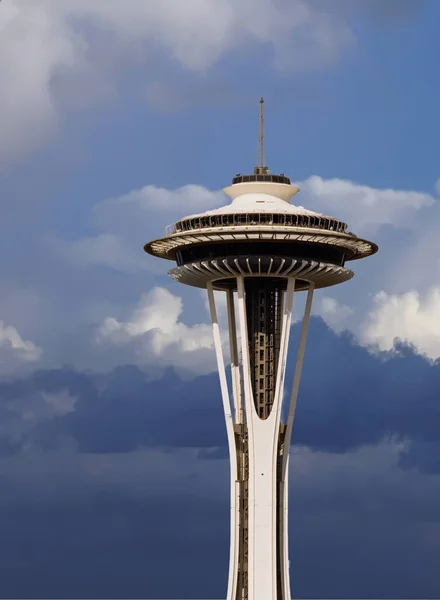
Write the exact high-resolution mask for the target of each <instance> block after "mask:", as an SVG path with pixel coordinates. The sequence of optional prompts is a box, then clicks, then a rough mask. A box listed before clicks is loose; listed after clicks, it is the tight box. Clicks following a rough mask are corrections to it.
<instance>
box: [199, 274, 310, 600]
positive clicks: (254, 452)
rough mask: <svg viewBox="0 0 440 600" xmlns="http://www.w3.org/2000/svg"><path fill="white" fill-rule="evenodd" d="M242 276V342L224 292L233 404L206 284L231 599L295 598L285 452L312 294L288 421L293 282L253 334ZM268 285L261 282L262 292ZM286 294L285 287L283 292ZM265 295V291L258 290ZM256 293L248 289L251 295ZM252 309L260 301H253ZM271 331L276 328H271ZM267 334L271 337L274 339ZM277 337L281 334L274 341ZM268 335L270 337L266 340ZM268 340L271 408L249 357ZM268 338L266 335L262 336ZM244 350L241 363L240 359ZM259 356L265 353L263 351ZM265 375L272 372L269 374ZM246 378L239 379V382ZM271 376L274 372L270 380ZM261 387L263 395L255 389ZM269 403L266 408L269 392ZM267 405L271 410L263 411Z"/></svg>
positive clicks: (231, 304) (232, 304)
mask: <svg viewBox="0 0 440 600" xmlns="http://www.w3.org/2000/svg"><path fill="white" fill-rule="evenodd" d="M245 283H246V282H245V278H244V277H238V278H237V306H238V325H239V328H238V329H239V333H240V340H239V342H240V343H238V339H237V326H236V325H237V324H236V315H235V302H234V292H233V291H232V290H229V291H228V292H226V294H227V307H228V323H229V342H230V352H231V375H232V401H231V396H230V394H229V390H228V385H227V379H226V371H225V361H224V358H223V351H222V343H221V337H220V330H219V325H218V318H217V311H216V307H215V299H214V291H213V287H212V284H211V283H210V284H208V286H207V289H208V298H209V307H210V313H211V320H212V324H213V333H214V347H215V351H216V356H217V363H218V368H219V377H220V386H221V391H222V399H223V407H224V411H225V418H226V428H227V435H228V445H229V454H230V461H231V530H230V562H229V579H228V594H227V598H228V600H268V599H273V600H290V582H289V560H288V547H287V488H288V481H287V474H288V449H289V445H290V439H291V429H292V425H293V415H294V410H295V405H296V397H297V393H298V386H299V378H300V375H301V368H302V362H303V356H304V349H305V342H306V336H307V327H308V321H309V316H310V310H311V303H312V297H313V287H312V286H310V288H309V293H308V297H307V302H306V311H305V315H304V321H303V326H302V332H301V340H300V346H299V351H298V359H297V364H296V369H295V376H294V385H293V389H292V395H291V401H290V403H289V410H288V419H287V422H286V423H282V421H281V408H282V403H283V392H284V378H285V367H286V359H287V349H288V344H289V334H290V328H291V319H292V305H293V296H294V290H295V279H294V278H289V279H287V282H286V283H287V285H284V288H285V291H283V292H282V294H281V296H280V297H279V298H278V299H277V302H278V303H279V310H275V309H274V307H273V306H271V307H270V309H271V310H272V313H271V315H272V316H271V319H272V321H273V319H278V321H279V322H278V323H269V324H268V325H265V326H263V328H262V330H261V331H260V330H258V331H250V330H249V325H250V326H251V327H254V328H255V327H256V326H254V325H253V323H254V322H255V321H254V320H252V319H251V318H250V315H249V314H247V309H248V308H249V306H253V304H252V303H251V302H250V298H249V296H248V298H247V301H246V293H247V290H246V285H245ZM263 284H264V281H262V286H261V289H262V288H263ZM280 289H281V288H280ZM257 291H259V292H261V290H257ZM251 293H254V290H253V289H252V287H249V286H248V294H251ZM260 295H261V298H262V300H261V302H260V305H259V307H258V308H259V309H261V311H262V312H264V310H265V309H268V308H269V307H267V306H266V307H265V306H264V303H265V302H267V300H265V298H266V296H264V294H260ZM254 304H255V302H254ZM271 328H272V329H271ZM269 330H270V331H271V332H272V333H271V336H269ZM274 332H278V333H279V339H277V341H276V343H275V342H274V340H273V336H275V333H274ZM266 334H267V335H266ZM260 335H261V336H263V337H264V335H266V338H267V339H266V338H264V340H265V343H266V345H267V348H266V350H267V352H269V350H271V354H270V358H269V355H268V357H267V360H269V362H270V361H272V364H271V365H269V367H270V369H269V372H270V373H275V377H274V385H272V384H271V386H269V388H268V389H269V391H267V390H266V392H265V393H266V396H265V398H266V403H264V402H263V403H258V402H257V401H256V398H255V394H256V393H259V394H261V393H263V392H261V389H262V388H259V387H258V384H256V378H257V377H259V373H258V371H259V369H261V373H263V371H264V368H263V366H259V365H258V364H256V362H255V361H252V360H251V350H252V349H254V350H255V348H254V346H255V344H254V343H253V340H255V338H256V336H257V337H258V336H260ZM262 339H263V338H262ZM238 347H240V349H241V364H239V359H238ZM257 350H258V352H262V349H260V347H258V348H257ZM266 375H267V373H266ZM240 376H241V377H240ZM267 376H269V375H267ZM256 390H258V391H257V392H256ZM269 393H270V405H269V408H268V409H267V397H268V396H267V394H269ZM263 406H266V408H265V409H264V410H263V408H262V407H263Z"/></svg>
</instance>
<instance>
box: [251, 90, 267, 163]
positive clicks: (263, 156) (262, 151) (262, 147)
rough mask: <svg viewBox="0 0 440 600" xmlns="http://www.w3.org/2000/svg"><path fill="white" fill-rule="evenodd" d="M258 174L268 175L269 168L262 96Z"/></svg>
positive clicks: (262, 99) (261, 99)
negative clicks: (265, 143) (267, 164)
mask: <svg viewBox="0 0 440 600" xmlns="http://www.w3.org/2000/svg"><path fill="white" fill-rule="evenodd" d="M254 173H255V174H256V175H267V174H268V173H269V169H268V168H267V166H266V152H265V145H264V98H260V123H259V127H258V156H257V166H256V167H255V169H254Z"/></svg>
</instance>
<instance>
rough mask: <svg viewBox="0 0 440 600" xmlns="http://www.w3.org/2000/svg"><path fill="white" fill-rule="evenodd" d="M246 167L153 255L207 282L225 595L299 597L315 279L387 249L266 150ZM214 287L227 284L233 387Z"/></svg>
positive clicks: (325, 280)
mask: <svg viewBox="0 0 440 600" xmlns="http://www.w3.org/2000/svg"><path fill="white" fill-rule="evenodd" d="M263 111H264V100H263V99H261V101H260V126H259V151H258V161H257V166H256V167H255V169H254V172H253V173H252V174H251V175H241V174H239V175H236V176H235V177H234V178H233V180H232V185H231V186H229V187H227V188H225V189H224V190H223V191H224V192H225V194H226V195H227V196H229V197H230V198H231V200H232V202H231V203H230V204H228V205H227V206H224V207H222V208H218V209H215V210H210V211H207V212H205V213H202V214H197V215H192V216H189V217H186V218H184V219H181V220H180V221H178V222H177V223H175V224H174V225H173V226H172V227H171V228H170V229H169V230H168V231H167V234H166V235H165V237H163V238H161V239H157V240H154V241H152V242H149V243H147V244H146V245H145V247H144V249H145V251H146V252H147V253H149V254H152V255H153V256H157V257H160V258H165V259H168V260H171V261H174V262H175V263H176V266H175V267H174V268H173V269H171V270H170V271H169V274H170V275H171V276H172V277H173V279H175V280H176V281H179V282H180V283H184V284H186V285H191V286H194V287H198V288H206V289H207V291H208V299H209V308H210V313H211V319H212V326H213V333H214V347H215V352H216V357H217V363H218V370H219V376H220V387H221V393H222V400H223V408H224V413H225V420H226V431H227V439H228V445H229V455H230V473H231V490H230V493H231V530H230V560H229V579H228V591H227V600H290V597H291V596H290V580H289V559H288V538H287V530H288V528H287V511H288V497H287V494H288V466H289V447H290V440H291V435H292V425H293V418H294V413H295V406H296V399H297V395H298V387H299V381H300V376H301V369H302V364H303V358H304V350H305V345H306V337H307V329H308V323H309V317H310V311H311V307H312V299H313V292H314V290H315V289H318V288H323V287H329V286H332V285H336V284H339V283H343V282H344V281H348V280H349V279H351V278H352V277H353V272H352V271H351V270H350V269H348V268H347V267H346V263H348V262H349V261H354V260H358V259H361V258H365V257H367V256H370V255H372V254H374V253H375V252H377V250H378V248H377V246H376V245H375V244H374V243H372V242H369V241H367V240H363V239H360V238H358V237H357V236H356V235H354V234H353V233H351V232H349V231H348V230H347V225H346V224H345V223H343V222H342V221H340V220H338V219H336V218H334V217H329V216H325V215H322V214H319V213H316V212H313V211H311V210H307V209H304V208H302V207H298V206H295V205H293V204H292V203H291V199H292V198H293V196H294V195H295V194H296V193H297V192H298V191H299V189H298V188H297V187H295V186H294V185H292V184H291V182H290V179H289V178H288V177H286V176H285V175H273V174H271V173H270V171H269V169H268V167H267V166H266V161H265V155H264V112H263ZM214 290H216V291H221V292H224V293H225V294H226V299H227V309H228V321H229V349H230V365H231V381H232V394H230V392H229V389H228V381H227V377H226V370H225V358H224V355H223V348H222V342H221V337H220V330H219V325H218V320H217V310H216V304H215V298H214ZM302 291H305V292H306V294H307V299H306V305H305V312H304V318H303V322H302V330H301V336H300V342H299V348H298V355H297V359H296V367H295V372H294V380H293V388H292V390H291V394H290V401H289V402H288V406H287V407H285V408H287V410H285V411H283V414H284V413H286V415H287V417H286V418H282V412H281V408H282V403H283V392H284V377H285V365H286V358H287V348H288V343H289V334H290V325H291V319H292V305H293V298H294V294H295V292H302Z"/></svg>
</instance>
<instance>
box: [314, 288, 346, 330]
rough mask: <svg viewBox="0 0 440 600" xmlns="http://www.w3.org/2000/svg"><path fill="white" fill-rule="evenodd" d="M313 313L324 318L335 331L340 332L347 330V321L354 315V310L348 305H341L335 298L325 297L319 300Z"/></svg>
mask: <svg viewBox="0 0 440 600" xmlns="http://www.w3.org/2000/svg"><path fill="white" fill-rule="evenodd" d="M313 312H314V313H315V314H317V315H319V316H320V317H322V318H323V319H324V321H325V322H326V323H327V324H328V325H329V326H330V327H332V328H333V329H335V331H340V330H341V329H346V328H347V319H348V318H349V317H351V316H352V315H353V314H354V309H353V308H351V307H350V306H347V305H346V304H341V303H340V302H339V301H338V300H336V299H335V298H330V297H329V296H324V297H323V298H319V300H318V302H317V306H316V308H315V309H314V310H313Z"/></svg>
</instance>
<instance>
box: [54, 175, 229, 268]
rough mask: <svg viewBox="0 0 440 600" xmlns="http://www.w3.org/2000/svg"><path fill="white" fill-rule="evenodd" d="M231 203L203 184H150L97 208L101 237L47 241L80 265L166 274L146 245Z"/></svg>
mask: <svg viewBox="0 0 440 600" xmlns="http://www.w3.org/2000/svg"><path fill="white" fill-rule="evenodd" d="M226 202H228V199H227V197H226V196H225V195H224V194H223V193H222V192H221V191H214V192H213V191H210V190H208V189H206V188H205V187H203V186H200V185H185V186H183V187H180V188H177V189H174V190H168V189H165V188H160V187H156V186H154V185H148V186H145V187H144V188H142V189H140V190H134V191H132V192H130V193H128V194H125V195H123V196H120V197H118V198H113V199H110V200H105V201H104V202H101V203H99V204H97V205H96V207H95V209H94V221H95V224H96V226H97V228H98V229H99V231H100V232H101V233H99V234H98V235H96V236H92V237H87V238H82V239H79V240H74V241H65V240H60V239H55V238H50V239H48V240H47V242H48V243H49V246H50V248H51V249H52V250H53V251H54V252H55V253H56V254H57V255H58V256H60V257H61V258H63V259H65V260H68V261H69V262H71V263H73V264H76V265H78V266H83V267H86V266H96V265H102V266H107V267H111V268H113V269H116V270H118V271H128V272H132V271H142V270H144V269H146V268H148V270H150V271H159V272H163V271H164V268H165V265H164V264H160V263H161V262H163V261H157V260H152V259H149V257H148V256H147V255H146V254H145V253H144V252H143V246H144V244H145V243H146V242H149V241H150V240H152V239H154V238H158V237H162V236H163V235H164V234H165V228H166V226H167V225H169V224H171V223H173V222H174V221H175V220H177V219H179V218H180V217H184V216H185V215H187V214H188V213H193V212H203V211H205V210H208V209H210V208H215V207H217V206H221V205H222V204H225V203H226ZM170 267H171V263H170Z"/></svg>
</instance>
